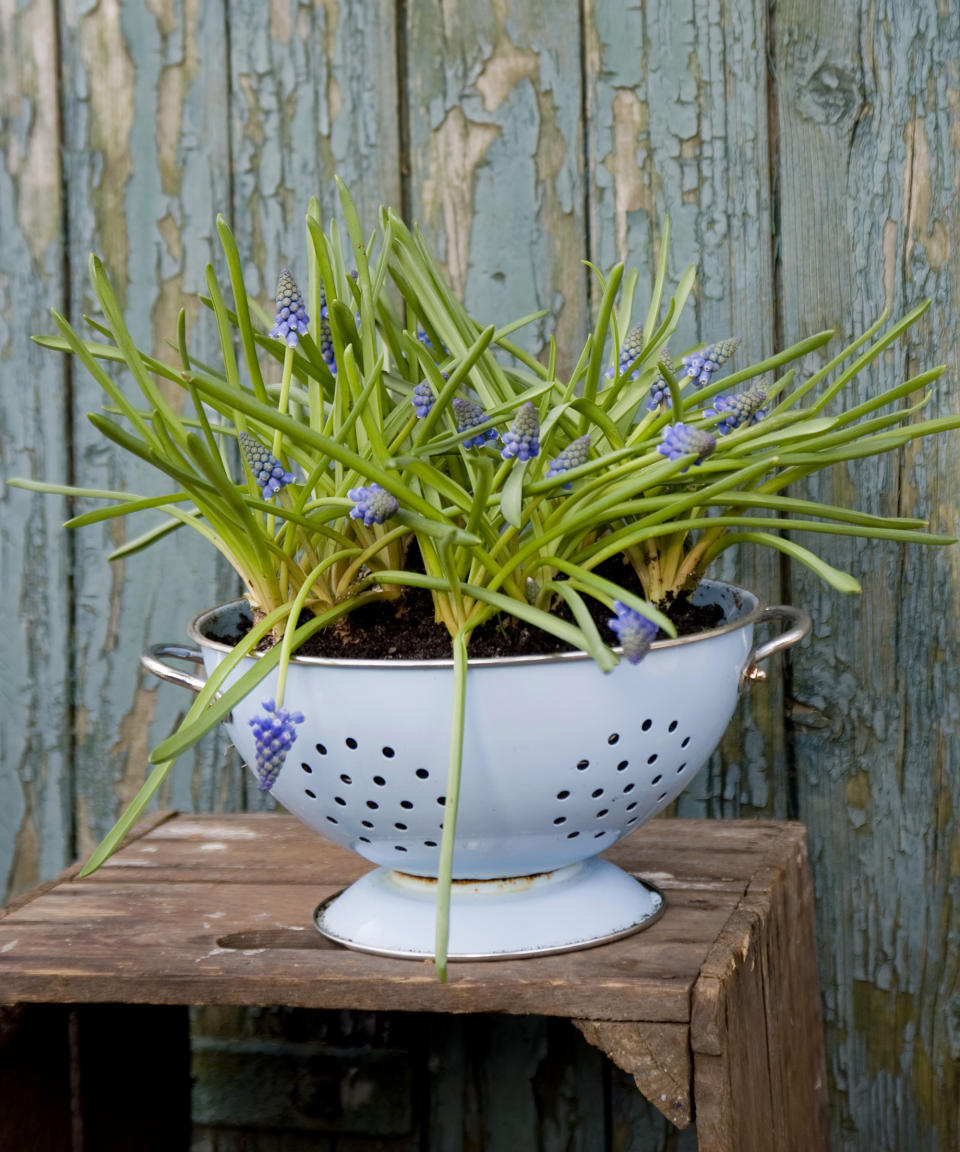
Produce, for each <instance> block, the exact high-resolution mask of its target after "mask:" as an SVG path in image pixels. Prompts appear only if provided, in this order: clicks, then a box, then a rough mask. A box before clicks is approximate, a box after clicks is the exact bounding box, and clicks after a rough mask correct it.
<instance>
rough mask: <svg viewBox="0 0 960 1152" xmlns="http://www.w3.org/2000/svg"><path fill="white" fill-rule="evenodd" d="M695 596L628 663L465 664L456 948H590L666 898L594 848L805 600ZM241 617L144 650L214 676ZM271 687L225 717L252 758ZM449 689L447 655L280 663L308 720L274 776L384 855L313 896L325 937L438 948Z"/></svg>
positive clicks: (647, 806)
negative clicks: (184, 641)
mask: <svg viewBox="0 0 960 1152" xmlns="http://www.w3.org/2000/svg"><path fill="white" fill-rule="evenodd" d="M695 596H696V599H697V600H698V601H700V602H716V603H719V604H720V605H721V607H722V608H723V610H724V619H725V623H724V624H723V625H721V626H720V627H718V628H715V629H712V630H711V631H709V632H706V633H701V634H699V635H697V636H693V637H686V638H682V639H679V640H664V641H658V642H656V643H654V645H653V646H652V648H651V650H650V652H649V653H648V654H647V656H646V657H645V658H644V660H643V661H642V662H641V663H640V664H639V665H636V666H633V665H630V664H628V663H627V662H626V661H621V663H620V664H619V665H618V666H617V667H616V668H614V669H613V671H612V672H610V673H607V674H604V673H603V672H601V671H600V670H599V668H598V667H597V666H596V664H595V663H594V662H593V660H591V659H590V658H589V657H588V656H586V655H584V654H582V653H576V652H571V653H564V654H560V655H554V656H540V657H511V658H503V659H496V660H492V659H476V660H473V661H471V662H470V669H469V673H468V676H467V696H466V715H465V726H464V745H463V748H464V751H463V769H462V777H461V790H460V804H459V815H458V818H457V830H456V840H455V847H454V857H453V874H454V878H455V879H456V880H460V881H463V882H464V883H462V884H458V885H456V886H455V888H456V891H455V893H454V900H453V905H452V911H451V940H450V956H451V958H455V957H457V956H461V957H467V956H469V957H481V956H484V957H486V956H500V955H517V954H525V953H528V952H538V953H543V952H548V951H559V950H566V949H568V948H570V947H583V946H586V945H587V944H590V943H599V942H601V941H602V940H605V939H610V938H612V937H615V936H620V935H624V934H626V933H627V932H629V931H634V930H636V928H637V927H639V926H641V924H642V923H644V922H648V921H649V920H650V919H651V918H652V917H653V916H654V915H655V914H656V913H657V912H658V911H659V908H660V903H661V897H660V896H659V894H658V893H656V892H655V891H652V890H650V889H648V888H646V887H645V886H643V885H641V884H640V883H639V882H638V881H636V880H634V879H633V878H631V877H628V876H626V874H625V873H622V872H621V871H620V870H619V869H617V868H615V867H614V866H613V865H612V864H609V863H608V862H607V861H601V860H596V859H594V858H595V857H596V855H597V853H599V852H600V851H602V850H603V849H604V848H608V847H610V845H611V844H614V843H615V842H616V841H617V840H619V839H620V838H621V837H622V836H624V835H625V834H626V833H628V832H630V831H632V830H633V829H634V828H637V827H639V826H640V825H641V824H643V823H644V822H645V821H647V820H649V819H650V818H651V817H652V816H655V815H656V814H657V813H658V812H660V811H662V810H663V809H664V808H665V807H666V806H667V805H668V804H670V802H671V801H672V800H674V799H675V798H676V797H677V796H678V795H679V793H680V792H681V791H682V790H683V789H684V788H685V787H686V786H687V785H688V784H689V783H690V781H691V780H692V779H693V777H694V776H695V775H696V773H697V772H698V771H699V770H700V768H701V767H702V766H703V764H704V763H705V762H706V760H707V759H708V757H709V756H710V754H711V753H712V752H713V750H714V749H715V748H716V746H717V744H718V743H719V741H720V738H721V736H722V735H723V732H724V729H725V728H726V726H727V724H728V722H729V720H730V717H731V716H732V714H733V710H734V707H735V705H736V701H737V696H738V694H739V692H740V689H741V685H742V683H743V681H744V679H745V678H748V677H750V676H754V675H757V674H758V672H757V669H756V664H757V662H759V661H760V660H762V659H764V658H765V657H766V656H769V655H771V654H772V653H773V652H775V651H778V650H781V649H784V648H787V647H789V646H790V645H791V644H793V643H796V641H797V640H799V639H800V638H801V637H802V636H803V635H805V633H806V632H807V630H808V629H809V626H810V622H809V618H808V617H807V616H806V615H805V614H804V613H802V612H799V611H797V610H796V609H793V608H788V607H777V608H768V609H766V610H763V609H762V608H761V607H760V605H759V604H758V601H757V599H756V597H755V596H753V595H752V594H751V593H749V592H746V591H743V590H742V589H739V588H735V587H733V586H732V585H727V584H721V583H718V582H713V581H704V582H702V583H701V585H700V587H699V588H698V589H697V592H696V594H695ZM245 615H248V609H247V607H246V604H245V602H243V601H238V602H235V603H232V604H228V605H225V606H223V607H220V608H215V609H212V610H210V611H208V612H205V613H203V614H201V615H200V616H198V617H197V618H196V620H195V621H194V622H193V624H192V625H191V627H190V636H191V639H192V640H194V641H195V643H196V644H197V645H198V647H197V648H195V649H191V648H185V647H182V646H177V645H156V646H155V647H153V648H152V649H150V651H149V652H148V653H147V654H145V656H144V663H145V665H146V666H147V667H148V668H149V669H150V670H151V671H153V672H155V673H156V674H157V675H159V676H162V677H163V678H164V679H167V680H175V681H176V682H178V683H186V684H188V685H189V686H190V687H193V688H198V687H199V686H200V684H201V681H199V680H197V679H196V678H195V677H192V676H188V675H186V674H184V673H181V672H178V671H176V670H174V669H171V668H169V667H168V666H167V665H166V664H164V663H163V659H164V658H168V657H176V658H181V659H190V660H193V661H196V662H200V661H201V660H202V662H203V664H204V666H205V669H206V671H207V673H208V674H209V672H210V671H211V670H212V669H213V668H214V667H215V666H216V665H217V664H218V663H219V662H220V660H221V659H223V657H224V656H225V655H226V653H227V652H228V651H229V650H230V645H229V644H227V643H226V642H224V641H223V640H221V639H218V637H223V636H229V635H235V634H236V629H237V626H238V624H239V623H240V622H241V621H240V618H241V617H243V616H245ZM773 619H783V620H786V621H788V622H790V623H791V625H792V627H791V628H790V629H789V630H788V631H785V632H784V633H782V634H781V635H779V636H778V637H776V638H775V639H773V640H771V641H769V642H768V643H766V644H764V645H762V646H760V647H757V648H754V647H753V630H754V625H755V624H756V623H757V622H759V621H761V620H773ZM251 659H252V658H251ZM240 674H241V672H239V671H238V673H237V675H240ZM229 682H230V681H229V680H228V684H229ZM275 690H276V672H273V673H271V674H270V675H269V676H268V677H267V678H266V680H265V681H264V682H263V683H262V684H261V685H260V686H259V687H258V689H257V690H256V692H255V693H253V694H251V695H250V696H249V697H247V698H246V699H245V700H244V701H243V702H242V703H241V704H240V705H238V706H237V707H236V708H235V709H234V712H233V715H232V717H231V721H230V722H229V723H228V724H227V728H228V731H229V732H230V735H231V738H232V740H233V742H234V743H235V745H236V747H237V749H238V750H239V752H240V755H241V756H242V757H243V758H244V760H245V761H246V762H247V763H248V764H252V763H253V762H254V759H255V749H254V740H253V734H252V730H251V728H250V725H249V720H250V718H251V717H252V716H253V715H255V714H257V713H258V712H260V710H261V707H262V701H264V700H268V699H270V698H271V697H272V696H273V695H274V694H275ZM452 691H453V664H452V660H419V661H405V660H392V661H370V660H333V659H324V658H316V657H297V658H295V659H294V660H293V661H292V663H291V664H290V667H289V669H288V673H287V686H286V691H285V695H284V701H283V704H284V707H285V708H287V709H289V710H290V711H294V712H295V711H299V712H302V713H303V714H304V717H305V719H304V722H303V723H302V724H301V725H299V726H298V728H297V738H296V742H295V744H294V745H293V747H292V749H291V750H290V752H289V753H288V755H287V759H286V761H285V763H284V765H283V768H282V769H281V771H280V774H279V776H278V778H277V780H276V782H275V784H274V786H273V788H272V794H273V796H274V797H275V798H276V799H277V800H278V801H279V802H280V803H281V804H282V805H283V806H284V807H285V808H286V809H287V810H288V811H290V812H291V813H293V814H294V815H295V816H297V817H299V819H301V820H302V821H304V823H306V824H308V825H309V826H310V827H311V828H313V829H315V830H316V831H318V832H321V833H322V834H323V835H325V836H326V837H327V838H328V839H330V840H333V841H335V842H336V843H338V844H342V845H344V846H345V847H348V848H352V849H353V850H354V851H355V852H358V853H359V854H360V855H361V856H364V857H366V858H367V859H368V860H371V861H373V862H374V863H375V864H377V865H379V866H380V868H379V869H378V870H377V871H375V872H373V873H370V874H369V875H368V876H365V877H364V878H363V879H362V880H361V881H358V883H357V884H355V885H353V886H352V887H351V888H350V889H348V890H347V891H346V893H344V894H342V895H340V896H339V897H337V898H336V899H335V900H334V901H333V902H332V903H329V904H328V905H327V906H326V907H325V908H321V909H320V910H318V926H319V927H320V929H321V931H324V932H325V933H326V934H328V935H330V936H332V937H333V938H334V939H338V940H340V941H341V942H343V943H346V944H349V945H351V946H353V947H358V948H363V949H365V950H368V951H377V952H384V953H387V954H390V955H413V956H422V955H430V954H432V951H433V905H434V901H433V890H434V887H435V885H434V884H433V883H432V878H433V877H435V876H436V870H437V864H438V860H439V851H440V847H439V846H440V840H441V836H442V830H443V821H444V804H445V799H446V797H445V792H446V776H447V761H448V757H449V743H450V724H449V715H450V702H451V698H452ZM505 881H508V883H504V882H505ZM510 909H513V911H512V912H511V911H510ZM571 909H573V911H571ZM468 922H469V924H468Z"/></svg>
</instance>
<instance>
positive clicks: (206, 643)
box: [187, 580, 766, 668]
mask: <svg viewBox="0 0 960 1152" xmlns="http://www.w3.org/2000/svg"><path fill="white" fill-rule="evenodd" d="M701 586H707V587H715V588H724V589H729V590H730V591H732V592H733V593H734V594H735V595H738V596H744V597H747V598H748V600H752V601H753V607H752V608H750V609H748V611H747V612H745V613H744V615H742V616H739V617H738V618H737V619H736V620H731V621H729V622H728V623H725V624H720V625H718V627H716V628H708V629H706V630H705V631H703V632H696V633H693V634H692V635H690V636H678V637H677V638H676V639H666V640H655V641H654V642H653V644H651V645H650V650H651V651H652V652H653V651H659V650H660V649H664V648H678V647H680V646H681V645H684V644H694V643H697V642H698V641H702V640H710V639H712V638H713V637H715V636H723V635H725V634H726V633H728V632H736V631H738V630H739V629H741V628H745V627H747V626H748V625H750V624H755V623H756V622H757V621H758V620H759V619H760V617H761V616H762V615H763V613H764V611H765V610H766V609H765V605H764V604H763V602H762V601H761V600H760V597H759V596H757V594H756V593H755V592H751V591H750V590H749V589H748V588H741V587H740V586H739V585H738V584H730V583H729V582H727V581H725V580H703V581H701ZM240 607H242V608H248V605H247V601H246V599H245V598H244V597H242V596H241V597H237V599H235V600H228V601H225V602H224V603H222V604H218V605H216V606H215V607H213V608H207V609H205V610H204V611H203V612H199V613H198V614H197V615H196V616H195V617H194V618H193V620H191V621H190V624H189V625H188V627H187V635H188V636H189V638H190V639H191V640H192V641H193V642H194V643H195V644H198V645H200V647H201V648H209V649H212V650H214V651H217V652H223V653H228V652H232V651H233V645H231V644H227V643H226V642H225V641H223V640H217V639H214V638H211V637H210V636H207V635H205V634H204V632H203V631H202V629H203V625H204V624H205V623H207V622H208V621H209V620H210V618H211V617H213V616H214V614H215V613H218V612H223V611H224V610H225V609H229V608H240ZM613 650H614V651H615V652H617V653H618V654H622V652H623V649H622V648H620V647H615V648H614V649H613ZM262 655H264V653H262V652H252V653H250V656H251V657H253V658H259V657H260V656H262ZM592 659H593V657H592V656H591V655H590V654H589V653H588V652H580V651H575V652H550V653H542V654H527V655H521V656H478V657H476V658H475V659H471V660H470V667H471V668H477V667H484V666H487V667H493V666H496V665H501V664H502V665H510V666H513V665H518V664H553V663H567V662H569V661H579V660H592ZM291 663H293V664H304V665H320V666H322V667H335V668H452V667H453V657H452V656H450V657H437V658H433V659H429V660H428V659H420V660H417V659H411V660H408V659H404V658H401V659H398V660H374V659H370V658H368V657H364V658H355V657H348V656H299V655H296V654H295V655H294V656H292V657H291Z"/></svg>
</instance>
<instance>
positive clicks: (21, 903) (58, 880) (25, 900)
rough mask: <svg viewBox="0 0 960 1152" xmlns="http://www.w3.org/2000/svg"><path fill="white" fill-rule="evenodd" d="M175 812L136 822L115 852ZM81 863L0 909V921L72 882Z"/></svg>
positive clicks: (166, 811)
mask: <svg viewBox="0 0 960 1152" xmlns="http://www.w3.org/2000/svg"><path fill="white" fill-rule="evenodd" d="M176 815H178V813H177V811H176V810H175V809H173V808H165V809H164V810H163V811H161V812H152V813H151V814H150V815H149V816H144V817H143V818H142V819H140V820H138V821H137V823H136V824H134V826H133V827H132V828H131V829H130V831H129V832H128V833H127V835H126V836H124V838H123V839H122V840H121V841H120V844H119V846H118V847H117V851H118V852H121V851H122V850H123V849H124V848H126V847H127V846H128V845H130V844H132V843H133V842H134V841H135V840H140V839H141V838H142V837H144V836H146V835H147V834H148V833H150V832H152V831H153V830H154V828H159V827H160V825H161V824H165V823H166V822H167V821H168V820H172V819H173V818H174V817H175V816H176ZM83 863H84V862H83V861H82V860H77V861H76V862H75V863H73V864H71V865H70V867H69V868H65V869H64V870H63V871H62V872H61V873H60V874H59V876H55V877H54V878H53V879H52V880H44V882H43V883H42V884H38V885H37V886H36V887H35V888H31V889H30V891H29V892H24V893H23V895H22V896H18V897H17V898H16V900H13V901H12V902H11V903H10V904H8V905H7V906H6V907H5V908H0V920H2V919H3V918H4V917H5V916H9V915H10V913H11V912H19V910H20V909H21V908H23V907H25V906H26V905H27V904H29V903H30V902H31V901H32V900H36V899H37V897H38V896H42V895H43V894H44V893H45V892H49V891H51V890H52V889H53V888H56V887H57V886H58V885H60V884H67V883H69V881H71V880H73V879H74V878H75V877H76V875H77V874H78V873H79V871H80V869H81V868H82V867H83Z"/></svg>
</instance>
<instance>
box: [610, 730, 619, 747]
mask: <svg viewBox="0 0 960 1152" xmlns="http://www.w3.org/2000/svg"><path fill="white" fill-rule="evenodd" d="M619 739H620V733H619V732H611V733H610V735H609V736H608V737H607V743H608V744H616V742H617V741H618V740H619Z"/></svg>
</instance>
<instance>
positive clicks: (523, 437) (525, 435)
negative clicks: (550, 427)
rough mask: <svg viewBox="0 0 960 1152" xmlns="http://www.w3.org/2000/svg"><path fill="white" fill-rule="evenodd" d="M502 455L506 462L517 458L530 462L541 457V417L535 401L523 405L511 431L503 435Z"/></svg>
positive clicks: (511, 426)
mask: <svg viewBox="0 0 960 1152" xmlns="http://www.w3.org/2000/svg"><path fill="white" fill-rule="evenodd" d="M500 455H501V456H502V457H503V459H504V460H509V459H510V457H511V456H516V458H517V459H518V460H530V459H532V458H533V457H534V456H539V455H540V417H539V416H538V415H537V409H536V407H535V406H534V404H533V401H531V400H528V401H527V402H526V404H522V405H521V406H520V408H519V410H518V412H517V414H516V416H515V417H514V418H513V423H512V424H511V425H510V430H509V431H508V432H505V433H504V434H503V449H502V451H501V452H500Z"/></svg>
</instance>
